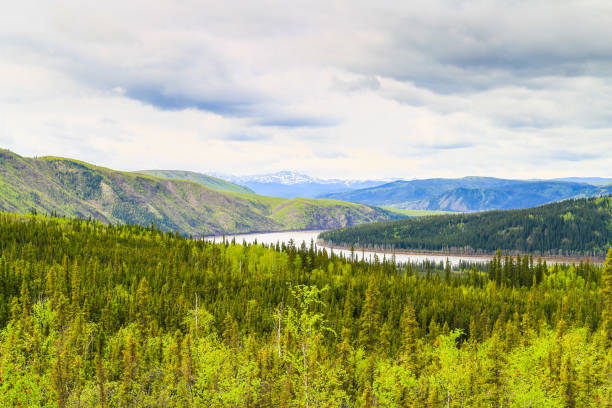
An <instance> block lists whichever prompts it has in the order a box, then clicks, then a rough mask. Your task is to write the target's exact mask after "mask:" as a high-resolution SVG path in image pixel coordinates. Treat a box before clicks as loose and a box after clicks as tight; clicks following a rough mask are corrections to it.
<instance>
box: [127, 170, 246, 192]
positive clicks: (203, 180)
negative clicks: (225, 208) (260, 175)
mask: <svg viewBox="0 0 612 408" xmlns="http://www.w3.org/2000/svg"><path fill="white" fill-rule="evenodd" d="M138 173H140V174H148V175H149V176H154V177H159V178H167V179H177V180H188V181H193V182H195V183H199V184H202V185H203V186H206V187H208V188H211V189H213V190H219V191H229V192H233V193H244V194H255V192H254V191H253V190H251V189H250V188H248V187H244V186H240V185H238V184H234V183H230V182H229V181H225V180H221V179H220V178H217V177H212V176H207V175H205V174H201V173H195V172H193V171H182V170H141V171H139V172H138Z"/></svg>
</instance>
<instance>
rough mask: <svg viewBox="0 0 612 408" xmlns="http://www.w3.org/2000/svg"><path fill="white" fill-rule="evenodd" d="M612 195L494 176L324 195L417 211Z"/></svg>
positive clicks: (588, 187)
mask: <svg viewBox="0 0 612 408" xmlns="http://www.w3.org/2000/svg"><path fill="white" fill-rule="evenodd" d="M606 194H612V186H611V185H608V186H594V185H592V184H587V183H575V182H570V181H554V180H537V181H531V180H505V179H497V178H492V177H464V178H458V179H441V178H440V179H425V180H412V181H395V182H393V183H387V184H383V185H381V186H377V187H372V188H366V189H361V190H354V191H349V192H344V193H338V194H328V195H326V196H325V197H327V198H334V199H337V200H345V201H351V202H356V203H363V204H368V205H382V206H393V207H397V208H405V209H416V210H444V211H461V212H470V211H485V210H508V209H519V208H528V207H534V206H537V205H542V204H547V203H551V202H554V201H560V200H564V199H568V198H578V197H593V196H600V195H606Z"/></svg>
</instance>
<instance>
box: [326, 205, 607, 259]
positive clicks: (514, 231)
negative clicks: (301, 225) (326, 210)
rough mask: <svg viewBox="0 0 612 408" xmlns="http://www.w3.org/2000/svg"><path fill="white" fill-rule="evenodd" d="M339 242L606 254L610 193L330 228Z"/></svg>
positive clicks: (329, 234) (331, 235) (331, 236)
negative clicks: (518, 207) (523, 206)
mask: <svg viewBox="0 0 612 408" xmlns="http://www.w3.org/2000/svg"><path fill="white" fill-rule="evenodd" d="M320 238H321V239H323V240H325V241H327V242H330V243H332V244H335V245H346V246H350V245H354V246H355V247H359V248H361V247H362V246H363V247H366V248H367V247H385V248H389V249H391V248H394V249H397V250H402V249H405V250H411V249H412V250H450V251H453V252H467V253H472V252H489V253H490V252H494V251H495V250H497V249H502V250H504V251H519V252H524V253H536V254H545V255H550V254H552V255H578V254H581V255H596V256H604V255H605V252H606V251H607V250H608V248H609V247H610V245H612V197H598V198H589V199H578V200H566V201H562V202H558V203H553V204H547V205H543V206H540V207H535V208H528V209H523V210H507V211H489V212H484V213H476V214H456V215H438V216H435V217H422V218H418V219H405V220H399V221H391V222H381V223H372V224H368V225H362V226H355V227H349V228H344V229H339V230H335V231H328V232H326V233H323V234H321V235H320Z"/></svg>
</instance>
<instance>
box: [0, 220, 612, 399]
mask: <svg viewBox="0 0 612 408" xmlns="http://www.w3.org/2000/svg"><path fill="white" fill-rule="evenodd" d="M611 253H612V252H611ZM611 257H612V255H611ZM609 265H610V264H609V263H608V264H606V266H605V267H602V266H597V265H590V264H588V263H583V264H579V265H567V266H563V265H554V266H551V267H549V266H547V265H546V264H544V263H543V262H537V261H536V262H533V260H532V259H531V258H530V257H527V256H526V257H517V258H516V260H515V259H513V258H510V257H503V256H501V254H500V256H499V257H496V258H495V260H494V261H493V262H492V263H491V264H489V265H484V266H483V267H481V269H480V270H479V269H477V268H476V267H471V266H470V267H467V266H463V267H461V268H459V269H452V270H450V271H449V270H446V272H445V266H444V265H431V264H422V265H416V264H415V265H395V264H392V263H390V262H387V261H385V260H383V261H380V260H377V261H376V262H375V263H372V264H369V263H365V262H360V261H357V260H355V259H353V258H351V259H344V258H342V257H337V256H335V255H330V254H328V253H327V252H326V251H324V250H320V249H319V248H316V246H314V245H311V246H307V245H306V244H302V245H300V246H295V245H284V244H283V245H279V247H278V248H273V247H266V246H262V245H238V244H230V243H227V242H223V243H216V244H215V243H210V242H205V241H201V240H189V239H185V238H183V237H181V236H178V235H177V234H173V233H164V232H162V231H161V230H160V229H159V228H143V227H139V226H134V225H121V226H105V225H104V224H102V223H100V222H97V221H91V220H90V221H86V220H78V219H64V218H46V217H43V216H40V215H23V216H17V215H9V214H2V215H0V298H1V300H2V301H1V302H0V406H19V405H20V404H21V406H40V407H69V406H70V407H77V406H96V407H200V406H206V407H309V408H310V407H361V406H365V407H423V406H447V407H468V406H470V407H471V406H474V407H481V406H483V407H489V406H504V407H525V406H532V407H536V406H537V407H572V406H575V407H607V406H610V404H611V403H612V394H611V390H612V379H611V378H610V376H609V373H610V372H612V370H611V369H612V351H611V347H610V341H609V339H608V333H607V331H606V330H607V327H608V326H606V324H607V323H606V321H607V319H608V314H607V312H606V310H607V309H606V308H605V307H603V306H604V305H609V302H608V301H609V298H608V294H609V291H608V289H609V284H610V283H609V274H610V270H609ZM408 271H410V273H408ZM445 274H446V275H445ZM442 277H444V278H442Z"/></svg>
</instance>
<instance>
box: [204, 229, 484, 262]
mask: <svg viewBox="0 0 612 408" xmlns="http://www.w3.org/2000/svg"><path fill="white" fill-rule="evenodd" d="M321 232H323V231H282V232H262V233H254V234H236V235H226V236H225V239H226V240H228V241H231V240H232V239H235V240H236V243H238V244H240V243H242V242H243V241H246V242H247V243H252V242H254V241H255V240H257V242H258V243H260V244H276V243H277V242H278V243H283V242H284V243H285V244H287V243H288V242H289V241H290V240H293V242H294V244H295V245H296V246H300V245H301V244H302V242H305V243H306V245H308V246H310V242H311V241H314V242H315V243H316V242H317V237H318V236H319V233H321ZM206 239H207V240H211V241H212V240H215V241H216V242H220V241H221V240H222V239H223V237H222V236H215V237H206ZM317 247H318V248H325V249H327V251H328V252H329V251H333V252H334V253H335V254H340V253H341V254H343V255H344V256H345V257H347V258H349V257H350V256H351V251H349V250H346V249H338V248H332V247H328V246H324V245H317ZM374 255H378V257H379V258H380V260H382V259H383V257H386V258H387V259H390V258H391V257H392V256H393V254H390V253H384V252H378V251H365V252H362V251H361V250H358V249H355V256H356V257H357V259H359V260H361V258H362V256H363V257H365V259H366V260H372V259H374ZM447 259H448V261H449V262H450V263H451V265H453V266H456V265H459V263H460V262H461V261H464V262H478V263H484V262H487V261H489V259H490V257H486V256H478V257H476V256H469V255H461V256H457V255H431V254H395V261H396V262H401V263H421V262H424V261H427V260H429V261H430V262H435V263H439V262H446V260H447Z"/></svg>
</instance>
